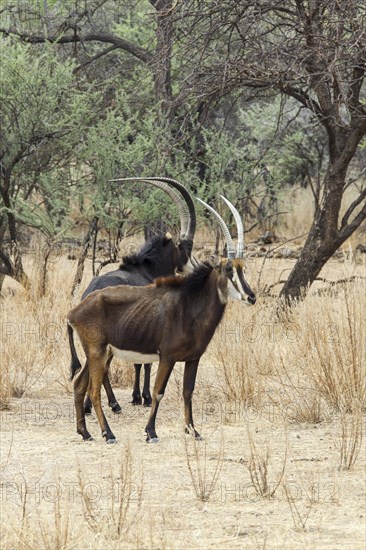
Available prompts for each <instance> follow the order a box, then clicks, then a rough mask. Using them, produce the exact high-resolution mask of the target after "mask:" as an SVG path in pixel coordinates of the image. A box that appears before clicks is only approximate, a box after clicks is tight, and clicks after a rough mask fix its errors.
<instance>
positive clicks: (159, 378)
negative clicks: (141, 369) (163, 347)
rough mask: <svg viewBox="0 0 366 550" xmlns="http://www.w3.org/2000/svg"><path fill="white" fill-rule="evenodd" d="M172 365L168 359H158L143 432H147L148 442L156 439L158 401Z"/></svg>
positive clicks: (161, 397)
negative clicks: (150, 404) (149, 407)
mask: <svg viewBox="0 0 366 550" xmlns="http://www.w3.org/2000/svg"><path fill="white" fill-rule="evenodd" d="M173 367H174V362H173V361H168V360H166V361H164V360H162V359H160V362H159V367H158V372H157V373H156V378H155V384H154V390H153V398H152V406H151V412H150V416H149V420H148V422H147V425H146V428H145V432H146V434H147V436H146V441H147V442H149V443H151V442H156V441H158V436H157V434H156V431H155V420H156V415H157V412H158V408H159V404H160V401H161V400H162V399H163V397H164V393H165V388H166V385H167V383H168V380H169V377H170V375H171V372H172V370H173Z"/></svg>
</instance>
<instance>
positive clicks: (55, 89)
mask: <svg viewBox="0 0 366 550" xmlns="http://www.w3.org/2000/svg"><path fill="white" fill-rule="evenodd" d="M1 51H2V71H1V79H2V85H1V86H0V117H1V121H2V125H1V140H0V151H1V157H2V166H3V171H2V177H1V179H0V182H1V187H2V189H3V190H4V192H6V194H7V195H8V196H9V199H10V201H11V209H12V212H13V214H14V215H15V217H16V219H17V220H18V221H19V222H21V223H24V224H26V225H30V226H33V227H37V228H39V229H41V230H42V231H44V232H46V233H48V232H50V233H51V234H53V233H55V232H56V228H57V227H58V230H59V229H60V223H61V219H62V217H63V215H61V213H62V212H66V211H67V210H68V198H69V197H68V184H67V181H68V178H67V176H68V174H69V171H70V169H69V164H70V161H71V160H72V159H74V158H75V157H76V156H77V154H78V150H79V149H80V146H81V145H82V135H83V132H85V131H86V130H87V129H88V127H89V125H90V124H91V122H92V120H93V118H94V115H93V106H94V105H95V103H96V96H95V94H93V93H91V92H89V93H86V92H82V91H79V90H78V89H77V88H76V85H75V78H74V75H73V67H74V64H73V63H72V62H71V61H69V60H66V61H65V60H63V61H60V60H59V59H58V57H57V55H56V54H55V49H54V47H52V46H51V45H46V46H45V47H44V48H42V51H41V52H38V55H36V56H35V55H34V52H33V50H32V48H31V47H30V46H29V45H25V44H22V43H20V42H18V41H16V40H14V39H10V38H8V39H3V40H2V41H1ZM5 213H6V209H5V207H4V204H0V216H2V217H3V219H4V214H5Z"/></svg>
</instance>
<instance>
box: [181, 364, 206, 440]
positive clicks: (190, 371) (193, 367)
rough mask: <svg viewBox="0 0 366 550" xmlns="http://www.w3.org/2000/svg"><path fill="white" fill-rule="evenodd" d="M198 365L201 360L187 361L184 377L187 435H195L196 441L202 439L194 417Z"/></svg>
mask: <svg viewBox="0 0 366 550" xmlns="http://www.w3.org/2000/svg"><path fill="white" fill-rule="evenodd" d="M198 363H199V359H196V360H194V361H187V362H186V364H185V367H184V377H183V399H184V416H185V421H186V433H189V434H191V435H193V436H194V438H195V439H202V437H201V436H200V434H199V433H198V432H197V430H196V429H195V427H194V424H193V415H192V395H193V391H194V387H195V384H196V376H197V369H198Z"/></svg>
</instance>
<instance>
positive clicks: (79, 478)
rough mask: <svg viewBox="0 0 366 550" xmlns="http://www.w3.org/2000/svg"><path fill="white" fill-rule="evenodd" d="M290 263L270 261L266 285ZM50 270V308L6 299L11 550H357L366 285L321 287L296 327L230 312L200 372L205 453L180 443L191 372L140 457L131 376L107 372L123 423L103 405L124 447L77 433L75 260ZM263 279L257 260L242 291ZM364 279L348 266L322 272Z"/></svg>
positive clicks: (141, 422) (42, 299)
mask: <svg viewBox="0 0 366 550" xmlns="http://www.w3.org/2000/svg"><path fill="white" fill-rule="evenodd" d="M362 262H364V260H363V259H362ZM291 265H292V264H291V262H290V261H285V260H274V259H272V260H268V261H267V262H266V263H265V267H264V270H263V278H264V279H265V280H266V282H268V283H271V282H274V281H275V280H277V278H279V277H280V276H281V274H282V273H283V272H284V271H285V270H287V269H290V268H291ZM51 267H52V269H51V271H50V273H49V282H50V283H51V285H50V286H49V290H48V291H47V292H46V294H45V296H40V295H39V292H37V295H36V294H32V293H29V294H26V293H25V292H24V291H23V290H22V289H20V288H19V287H18V286H17V285H16V284H15V283H13V282H12V281H7V283H6V286H5V287H4V292H3V294H4V298H3V299H2V302H1V307H2V335H1V356H2V369H1V371H0V404H1V407H2V408H3V410H2V413H1V415H2V420H3V422H2V434H1V446H2V454H1V478H0V481H1V485H0V488H1V491H2V494H1V496H2V498H1V512H2V518H3V521H2V526H1V533H0V534H1V537H2V548H3V549H4V550H7V549H11V548H21V549H23V548H24V549H25V548H51V547H52V548H57V549H60V550H61V549H71V548H75V549H79V548H80V549H81V548H83V549H84V548H85V549H89V548H90V549H93V550H94V549H99V548H100V549H102V548H105V547H118V548H121V549H125V548H126V549H129V548H147V549H150V548H152V549H155V548H159V549H160V548H167V549H173V548H174V549H180V548H186V547H187V546H189V547H192V548H197V549H199V548H230V549H231V548H243V547H244V548H266V549H272V548H273V549H278V548H285V549H288V550H290V549H291V550H292V548H294V546H296V548H315V547H316V548H332V550H333V549H340V548H342V549H343V548H347V545H346V546H345V541H347V540H348V541H349V545H348V548H350V549H351V548H352V550H354V549H361V548H363V547H364V543H365V535H364V529H363V527H362V520H360V516H362V515H363V514H364V500H363V497H364V491H365V487H364V468H365V449H364V446H363V445H362V435H363V429H364V424H365V416H364V412H365V387H366V373H365V365H366V358H365V347H364V342H365V337H366V335H365V331H366V327H365V323H364V312H365V310H366V292H365V283H364V281H363V280H362V279H356V280H354V281H353V282H352V283H349V284H346V285H338V286H337V287H334V288H333V289H332V290H327V291H326V292H322V293H321V294H319V293H318V290H319V289H320V285H315V286H314V290H313V291H312V292H311V293H310V294H309V296H308V297H307V299H306V300H305V301H304V302H303V303H301V304H299V306H298V307H297V308H296V309H294V310H293V311H292V313H291V315H288V314H286V315H284V314H282V313H281V312H279V310H278V307H275V304H274V302H273V301H271V300H268V299H264V298H261V297H260V296H259V300H258V303H257V305H256V306H255V308H247V307H241V305H240V304H231V305H230V307H229V308H228V311H227V313H226V315H225V318H224V321H223V323H222V324H221V325H220V327H219V329H218V330H217V333H216V334H215V337H214V339H213V341H212V343H211V345H210V348H209V350H208V351H207V353H206V354H205V356H204V357H203V359H202V362H201V363H202V364H201V365H200V368H199V370H198V378H197V386H196V392H195V396H194V415H195V420H196V425H197V428H198V430H199V431H200V432H201V433H202V435H203V437H204V438H205V441H203V442H194V441H192V440H190V439H189V438H188V437H185V439H184V441H185V443H184V446H183V445H182V437H183V436H182V433H183V410H182V409H183V407H182V399H181V391H182V365H180V364H178V365H177V366H176V368H175V370H174V373H173V376H172V379H171V381H170V384H169V385H168V388H167V392H166V397H165V398H164V400H163V401H162V403H161V406H160V409H159V416H158V426H157V428H158V433H159V436H160V443H159V444H157V445H147V444H146V443H145V437H144V432H143V429H144V426H145V424H146V419H147V415H148V410H147V409H145V408H143V407H132V406H131V405H130V404H129V401H130V399H131V397H130V396H131V391H132V387H131V383H132V380H131V378H132V375H133V369H132V368H131V367H128V368H126V366H125V365H124V364H122V363H118V362H117V361H115V362H113V364H112V369H113V370H112V372H113V376H112V379H113V381H114V383H115V384H116V386H117V387H116V394H117V398H118V400H119V401H120V402H121V404H122V408H123V411H122V414H121V415H119V416H115V415H113V414H112V413H111V412H110V411H109V410H108V407H106V406H105V411H106V414H107V416H108V417H109V421H110V423H111V426H112V429H113V430H114V431H115V432H116V434H117V437H118V443H117V445H115V446H112V447H109V446H107V445H105V444H104V442H103V440H102V438H101V437H100V436H99V437H98V435H97V434H98V433H99V427H98V425H97V423H96V422H95V420H94V421H93V418H91V419H90V420H88V423H89V424H90V429H91V431H92V432H93V435H95V436H96V440H95V441H94V442H92V443H89V444H86V443H82V442H81V440H80V437H79V436H77V435H76V434H75V426H74V423H75V419H74V415H73V399H72V385H71V384H70V382H69V381H68V369H69V353H68V344H67V339H66V331H65V317H66V313H67V311H68V310H69V309H70V307H72V305H73V304H74V303H75V302H77V300H78V298H75V300H72V299H71V298H70V296H69V289H70V288H71V282H72V276H73V269H74V267H75V264H73V263H71V262H69V261H67V260H66V259H64V258H60V259H59V260H58V261H57V262H56V261H55V262H53V263H52V264H51ZM28 268H29V266H28ZM111 268H112V266H111ZM261 268H262V260H253V261H252V262H251V264H250V266H249V270H248V280H249V281H255V280H256V279H257V275H258V273H259V271H260V270H261ZM364 270H365V265H364V263H359V260H358V261H357V262H356V261H355V259H354V258H353V257H352V255H348V256H347V257H345V260H344V261H343V262H331V263H329V265H328V266H327V267H326V269H325V276H326V277H327V278H330V279H334V280H335V279H337V278H343V277H345V276H350V275H354V274H364V272H365V271H364ZM28 271H29V269H28ZM89 277H90V272H87V273H86V274H85V278H84V280H83V283H82V285H81V288H80V294H81V292H82V289H83V288H84V287H85V284H86V282H87V281H88V278H89ZM323 288H324V287H323ZM155 370H156V367H155ZM155 370H153V372H155ZM104 403H105V401H104ZM248 427H249V428H248ZM248 430H249V431H248ZM248 433H249V437H248ZM223 441H224V443H223ZM286 455H287V460H286V461H285V460H284V457H285V456H286ZM243 456H246V457H247V465H248V467H247V468H243V464H242V462H243V460H242V458H241V457H243ZM187 466H188V467H187ZM281 475H283V476H284V477H283V479H282V477H281ZM281 479H282V481H281ZM275 487H276V490H275V492H274V491H273V489H274V488H275ZM117 488H118V490H117ZM192 488H193V490H192ZM93 491H94V492H93ZM263 496H266V497H268V496H270V497H271V498H263ZM345 515H346V516H347V518H348V519H347V522H344V516H345ZM294 543H295V544H294Z"/></svg>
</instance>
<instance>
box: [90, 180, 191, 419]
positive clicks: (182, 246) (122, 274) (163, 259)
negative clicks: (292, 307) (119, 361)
mask: <svg viewBox="0 0 366 550" xmlns="http://www.w3.org/2000/svg"><path fill="white" fill-rule="evenodd" d="M113 181H116V182H125V181H140V182H143V183H148V184H150V185H154V186H155V187H158V188H160V189H162V190H163V191H165V192H166V193H167V194H168V195H169V196H170V198H171V199H172V200H173V202H174V203H175V204H176V206H177V208H178V212H179V217H180V226H181V229H180V240H179V242H178V243H177V244H175V243H174V241H173V240H172V238H171V237H170V236H169V235H166V236H164V237H163V236H161V237H155V238H153V239H152V240H151V241H149V242H147V243H145V244H144V245H143V246H142V248H141V249H140V250H139V251H138V252H137V253H136V254H134V255H132V256H126V257H125V258H123V263H122V264H121V265H120V267H119V269H117V270H115V271H111V272H109V273H105V274H104V275H100V276H99V277H95V278H94V279H93V280H92V281H91V283H90V284H89V286H88V287H87V289H86V290H85V291H84V294H83V295H82V299H84V298H85V297H86V296H88V295H89V294H91V293H92V292H94V291H95V290H101V289H103V288H106V287H109V286H119V285H130V286H143V285H147V284H149V283H152V282H153V280H154V279H156V278H157V277H161V276H167V275H174V273H175V272H176V271H179V272H184V271H185V270H187V271H189V270H192V269H193V266H192V265H191V263H190V257H191V250H192V245H193V238H194V233H195V228H196V213H195V208H194V204H193V200H192V197H191V196H190V194H189V193H188V191H187V189H186V188H185V187H184V186H183V185H182V184H181V183H179V182H177V181H175V180H173V179H171V178H160V177H159V178H157V177H156V178H143V179H141V178H120V179H117V180H113ZM174 188H175V189H177V191H178V192H179V193H180V194H178V193H177V192H176V191H175V189H174ZM140 372H141V364H135V382H134V388H133V393H132V403H133V404H134V405H140V404H141V403H142V399H141V392H140ZM150 372H151V363H145V364H144V375H145V376H144V386H143V390H142V397H143V399H144V405H145V406H150V405H151V394H150ZM103 386H104V388H105V390H106V393H107V396H108V403H109V406H110V407H111V409H112V411H113V412H115V413H119V412H121V407H120V405H119V403H118V402H117V399H116V397H115V395H114V393H113V390H112V386H111V383H110V380H109V377H108V372H106V373H105V375H104V378H103ZM84 408H85V413H86V414H90V413H91V408H92V401H91V399H90V397H89V396H87V398H86V401H85V404H84Z"/></svg>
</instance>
